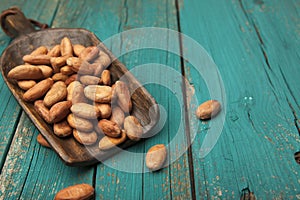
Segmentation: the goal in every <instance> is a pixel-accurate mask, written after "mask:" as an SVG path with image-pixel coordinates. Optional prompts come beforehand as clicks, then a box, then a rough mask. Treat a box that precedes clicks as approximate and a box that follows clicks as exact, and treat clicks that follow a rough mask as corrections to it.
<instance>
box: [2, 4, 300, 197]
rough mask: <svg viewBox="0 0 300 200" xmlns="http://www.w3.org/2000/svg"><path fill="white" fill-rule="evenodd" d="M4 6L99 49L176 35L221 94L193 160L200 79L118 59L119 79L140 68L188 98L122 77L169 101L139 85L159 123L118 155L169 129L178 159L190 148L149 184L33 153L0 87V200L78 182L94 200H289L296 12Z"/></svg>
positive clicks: (143, 54)
mask: <svg viewBox="0 0 300 200" xmlns="http://www.w3.org/2000/svg"><path fill="white" fill-rule="evenodd" d="M14 5H16V6H18V7H19V8H21V9H22V11H23V12H24V14H25V15H26V16H27V17H29V18H33V19H36V20H39V21H41V22H43V23H47V24H49V25H50V27H57V28H58V27H61V28H86V29H88V30H90V31H92V32H94V33H95V34H96V35H97V36H98V37H99V38H100V39H101V40H106V39H108V38H110V37H112V36H113V35H115V34H117V33H120V32H123V31H127V30H132V29H134V28H141V27H162V28H169V29H172V30H175V31H180V32H182V33H183V34H185V35H187V36H189V37H191V38H192V39H193V40H195V41H197V42H198V43H199V44H201V45H202V46H203V47H204V49H205V50H206V51H207V52H208V54H209V55H210V56H211V58H212V59H213V61H214V62H215V63H216V65H217V66H218V70H219V72H220V77H221V79H222V80H223V83H224V88H225V94H226V104H225V105H223V106H225V108H226V109H224V110H226V117H225V120H226V121H225V124H224V128H223V130H222V133H221V135H220V138H219V140H218V142H217V143H216V145H215V146H214V148H213V149H212V151H211V152H210V153H209V154H208V155H207V156H206V157H204V158H203V157H201V154H200V150H201V146H202V144H203V140H204V139H205V138H206V136H207V134H209V133H210V132H209V130H210V129H211V127H210V126H211V124H212V123H211V121H208V122H201V123H194V122H195V119H194V117H195V116H194V110H193V109H194V108H195V106H196V105H194V104H193V101H190V98H191V93H190V89H191V88H192V89H193V90H194V93H195V95H196V96H197V99H198V101H199V102H201V101H205V100H207V99H209V98H210V96H209V91H208V87H207V85H206V83H205V80H206V79H207V77H201V75H200V74H199V73H198V72H197V68H196V67H195V66H193V64H191V63H190V62H189V60H187V59H181V58H180V57H179V56H176V55H175V54H173V53H169V52H167V51H161V50H155V49H144V50H139V51H133V52H130V53H128V54H125V55H123V56H121V57H120V60H121V61H122V62H123V63H124V64H125V65H126V66H127V67H128V68H129V69H134V67H135V66H138V65H142V64H149V63H159V64H161V65H166V66H169V67H170V68H172V69H174V70H175V71H176V72H178V73H179V74H183V75H184V76H185V77H186V79H187V80H188V81H189V84H190V85H191V88H187V87H185V86H184V84H183V81H182V79H181V78H180V77H177V78H176V77H173V76H171V77H170V76H169V77H168V76H167V75H166V74H165V73H163V72H160V73H157V75H155V76H153V74H152V73H150V74H149V76H147V74H146V75H145V74H142V73H141V72H136V74H134V75H135V76H136V77H137V78H138V79H139V78H140V79H141V80H142V79H146V80H158V81H161V82H165V83H167V84H170V85H173V86H174V88H175V87H176V88H177V90H176V92H172V91H170V90H168V89H167V88H165V87H162V86H160V85H158V84H149V85H146V88H147V90H148V91H149V92H150V93H151V94H152V95H153V96H154V97H155V99H156V100H157V102H158V103H159V104H160V105H161V106H162V107H163V108H164V109H165V115H166V116H167V118H166V123H165V124H164V126H163V127H162V130H161V131H160V132H159V134H157V135H155V136H154V137H152V138H150V139H147V140H146V141H145V142H142V143H139V144H138V145H136V146H134V147H131V148H130V149H129V151H131V152H141V153H142V152H146V151H147V150H148V149H149V148H150V147H151V146H152V145H154V144H157V143H164V144H169V143H170V142H171V141H172V140H173V138H174V137H175V136H176V134H177V131H178V128H179V126H178V124H180V123H182V124H183V127H181V130H180V132H181V134H182V136H183V135H184V136H185V137H181V138H179V140H180V141H177V142H179V143H180V144H183V147H181V146H179V147H178V149H182V148H184V146H185V145H186V144H188V143H189V142H190V141H189V140H192V145H191V147H190V148H189V149H188V150H187V151H186V152H184V153H183V155H181V156H179V155H178V154H179V151H178V152H177V151H176V149H172V148H171V147H170V150H171V151H172V152H173V153H172V154H171V155H170V158H169V159H171V160H172V158H175V157H177V156H179V159H177V160H176V161H175V162H172V163H171V164H170V165H169V166H167V167H165V168H164V169H162V170H160V171H158V172H156V173H148V172H147V173H131V172H124V171H121V170H118V166H117V167H116V168H113V167H110V166H107V165H106V164H98V165H94V166H91V167H81V168H79V167H68V166H66V165H65V164H63V162H62V161H61V160H60V159H59V157H58V156H57V155H56V154H55V153H54V152H53V151H52V150H50V149H47V148H44V147H41V146H40V145H39V144H38V143H37V142H36V136H37V134H38V131H37V129H36V128H35V127H34V125H33V123H32V122H31V121H30V120H29V118H28V117H27V116H26V114H25V113H24V112H22V110H21V108H20V106H19V105H18V103H17V102H16V100H15V99H14V97H13V96H12V95H11V93H10V91H9V90H8V88H7V86H6V85H5V83H4V82H3V79H2V77H0V95H1V106H0V116H1V118H0V131H1V134H0V170H1V175H0V199H53V197H54V195H55V194H56V192H58V191H59V190H60V189H62V188H64V187H67V186H69V185H73V184H76V183H83V182H85V183H89V184H91V185H93V186H94V187H95V189H96V199H239V198H240V196H241V195H242V193H243V190H244V192H245V191H246V190H245V189H246V188H248V189H249V190H250V191H251V192H253V193H254V195H255V196H256V198H257V199H300V186H299V185H300V175H299V174H300V166H299V164H297V163H296V162H295V159H294V153H296V152H298V151H300V139H299V127H300V121H299V115H300V106H299V99H300V95H299V94H300V81H299V75H300V73H299V63H300V47H299V46H300V14H299V13H300V2H299V1H297V0H285V1H280V0H251V1H246V0H232V1H225V0H203V1H196V0H194V1H189V0H182V1H181V0H176V1H172V0H166V1H156V0H153V1H142V0H139V1H131V0H117V1H96V0H94V1H87V2H84V1H79V0H76V1H58V0H52V1H42V0H40V1H38V0H29V1H17V0H12V1H7V0H4V1H2V2H1V4H0V10H4V9H7V8H8V7H10V6H14ZM162 38H163V37H162ZM121 40H122V42H121V43H117V44H120V45H119V46H118V45H116V44H111V46H108V48H110V49H111V50H112V51H113V52H114V53H118V52H120V51H122V50H124V49H126V48H127V46H126V45H128V44H129V43H130V41H136V38H134V37H133V36H132V38H121ZM145 40H147V35H145V38H140V40H139V43H138V45H140V46H143V45H145V43H147V42H146V41H145ZM9 43H10V38H9V37H7V36H6V35H5V34H4V33H3V32H0V44H1V46H0V51H1V52H2V51H3V50H4V49H5V48H6V46H7V45H8V44H9ZM168 45H169V46H168V47H167V48H170V49H171V48H172V45H175V46H176V45H177V46H179V47H181V54H182V56H183V58H185V57H188V56H189V54H190V53H191V51H192V50H193V49H192V46H191V45H190V43H189V42H188V40H187V39H186V38H185V37H178V40H172V41H170V42H169V43H168ZM149 67H151V66H149ZM152 76H153V77H152ZM220 83H221V82H220ZM178 88H179V89H178ZM193 90H192V91H193ZM178 97H179V100H178V99H177V98H178ZM179 101H182V102H184V103H185V104H184V105H182V106H181V105H180V104H179ZM219 117H220V116H219ZM178 149H177V150H178ZM123 161H124V164H125V163H126V162H128V158H125V157H124V156H123V154H118V155H116V156H114V157H113V158H111V159H110V160H109V161H108V163H107V164H111V165H112V164H114V163H119V164H120V163H122V162H123ZM143 162H144V161H143V160H142V161H141V160H135V159H132V160H131V161H130V165H129V166H130V167H132V170H141V169H140V168H139V167H140V166H144V164H143ZM119 167H120V166H119ZM143 171H146V169H143V170H142V172H143Z"/></svg>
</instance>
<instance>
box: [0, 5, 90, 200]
mask: <svg viewBox="0 0 300 200" xmlns="http://www.w3.org/2000/svg"><path fill="white" fill-rule="evenodd" d="M23 3H24V4H19V7H20V8H21V9H22V11H23V12H24V13H25V15H26V16H27V17H28V18H34V19H37V20H40V21H42V22H43V23H48V24H51V23H52V18H53V17H55V16H54V15H55V12H56V9H57V6H58V5H59V2H58V1H51V2H47V1H41V2H35V3H33V2H31V1H27V2H23ZM1 6H3V4H1ZM1 8H2V7H1ZM3 9H5V8H3ZM32 9H33V10H37V11H38V12H31V11H32ZM5 87H6V86H3V88H5ZM3 91H4V89H3ZM1 92H2V91H1ZM1 95H2V93H1ZM5 98H7V97H5ZM8 99H9V98H8ZM10 99H13V98H12V97H10ZM13 100H14V99H13ZM11 104H12V103H11ZM1 108H2V107H1ZM9 108H10V107H9V106H7V108H6V109H9ZM12 111H14V110H13V109H12ZM12 111H10V112H12ZM14 112H16V111H14ZM4 113H5V114H6V113H8V111H5V112H4ZM12 118H13V116H11V118H10V119H7V117H6V118H3V119H2V120H5V119H6V120H10V121H13V122H18V121H16V118H13V119H12ZM2 120H1V123H2V124H4V125H6V124H5V123H7V122H5V123H4V121H2ZM2 124H1V125H2ZM12 125H13V123H12ZM12 125H10V126H12ZM8 127H9V126H8ZM36 135H37V130H36V129H35V127H34V125H33V124H32V123H31V121H30V120H29V119H28V118H27V116H26V115H25V114H22V116H21V119H20V122H19V124H18V128H17V130H16V133H15V136H14V139H13V142H12V144H11V148H10V150H9V152H8V156H7V158H6V161H5V165H4V167H3V170H2V172H1V176H0V182H1V183H2V184H1V191H0V199H18V198H21V199H53V197H54V195H55V194H56V192H58V191H59V190H61V189H62V188H64V187H67V186H69V185H73V184H77V183H83V182H85V183H89V184H92V182H93V172H94V168H93V167H89V168H70V167H68V166H66V165H65V164H64V163H62V162H61V160H60V159H59V157H58V156H57V155H56V154H55V153H54V152H53V151H51V150H49V149H45V148H43V147H40V145H39V144H37V142H36Z"/></svg>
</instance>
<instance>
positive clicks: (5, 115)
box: [0, 1, 22, 171]
mask: <svg viewBox="0 0 300 200" xmlns="http://www.w3.org/2000/svg"><path fill="white" fill-rule="evenodd" d="M12 5H18V6H20V5H22V2H19V1H13V2H8V1H5V2H3V3H1V11H2V10H5V9H7V8H9V7H11V6H12ZM9 42H10V38H9V37H8V36H7V35H5V34H4V32H3V31H1V32H0V43H1V46H0V52H1V53H2V51H3V50H4V49H5V48H6V46H7V45H8V44H9ZM0 95H1V107H0V116H1V119H0V132H1V134H0V171H1V169H2V166H3V164H4V161H5V157H6V154H7V152H8V150H9V146H10V143H11V141H12V138H13V134H14V129H15V128H16V125H17V123H16V122H17V119H18V117H19V115H20V113H21V112H20V110H21V109H20V107H19V105H18V104H17V101H16V100H15V99H14V98H13V97H12V94H11V93H10V92H9V90H8V88H7V86H6V84H5V83H4V81H3V78H2V76H1V77H0ZM12 122H13V123H12Z"/></svg>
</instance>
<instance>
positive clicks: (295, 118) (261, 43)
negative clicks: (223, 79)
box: [238, 0, 300, 136]
mask: <svg viewBox="0 0 300 200" xmlns="http://www.w3.org/2000/svg"><path fill="white" fill-rule="evenodd" d="M238 1H239V5H240V7H241V9H242V11H243V13H244V15H245V16H246V18H247V19H248V21H250V22H251V24H252V26H253V28H254V30H255V33H256V36H257V38H258V40H259V43H260V49H261V52H262V54H263V57H264V60H265V63H266V65H267V66H268V68H269V69H270V70H271V71H272V68H271V65H270V63H269V59H268V55H267V52H266V51H265V50H264V49H263V46H264V41H263V39H262V36H261V35H260V32H259V29H258V27H257V25H256V24H255V22H254V20H253V19H252V18H251V16H249V15H248V13H247V11H246V9H245V7H244V5H243V2H242V1H243V0H238ZM280 73H281V75H282V77H283V79H284V83H285V85H286V86H287V88H288V90H289V92H290V94H291V96H292V98H293V99H294V101H295V102H296V105H298V103H297V101H296V98H295V95H294V94H293V92H292V90H291V89H290V86H289V84H288V83H287V81H286V78H285V76H284V74H283V73H282V70H281V69H280ZM266 74H267V72H266ZM267 77H268V80H269V82H270V84H271V85H272V87H273V83H272V82H271V79H270V78H269V75H268V74H267ZM276 98H277V97H276ZM286 101H287V103H288V105H289V107H290V109H291V112H292V114H293V116H294V124H295V127H296V129H297V131H298V134H299V136H300V129H299V128H300V127H299V124H298V123H299V122H298V121H299V118H298V116H297V114H296V111H295V108H294V107H293V106H292V104H291V102H290V101H289V100H288V98H287V97H286ZM298 106H299V105H298ZM248 116H249V119H250V113H248ZM251 122H252V121H251Z"/></svg>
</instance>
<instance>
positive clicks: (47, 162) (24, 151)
mask: <svg viewBox="0 0 300 200" xmlns="http://www.w3.org/2000/svg"><path fill="white" fill-rule="evenodd" d="M37 134H38V130H37V129H36V128H35V127H34V126H33V125H32V122H31V121H30V119H29V118H28V117H27V116H26V114H24V113H23V114H22V116H21V118H20V122H19V125H18V127H17V130H16V134H15V136H14V139H13V142H12V145H11V148H10V150H9V153H8V156H7V159H6V162H5V164H4V167H3V170H2V173H1V176H0V182H1V190H0V199H19V198H22V199H53V197H54V195H55V194H56V193H57V192H58V191H59V190H61V189H62V188H64V187H66V186H69V185H73V184H77V183H88V184H92V174H93V167H89V168H87V167H86V168H79V167H78V168H71V167H67V166H66V165H65V164H64V163H62V162H61V160H60V158H59V157H58V156H57V155H56V154H55V153H54V151H52V150H51V149H48V148H44V147H42V146H40V145H39V144H38V143H37V141H36V136H37Z"/></svg>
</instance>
